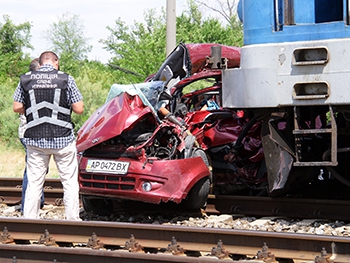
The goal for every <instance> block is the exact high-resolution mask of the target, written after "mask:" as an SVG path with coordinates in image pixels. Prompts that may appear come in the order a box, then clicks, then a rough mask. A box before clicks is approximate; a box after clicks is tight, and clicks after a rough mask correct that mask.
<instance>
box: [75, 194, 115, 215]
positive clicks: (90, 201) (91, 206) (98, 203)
mask: <svg viewBox="0 0 350 263" xmlns="http://www.w3.org/2000/svg"><path fill="white" fill-rule="evenodd" d="M81 202H82V204H83V207H84V210H85V212H93V213H94V214H98V215H101V216H109V215H111V214H112V212H113V202H112V200H111V199H104V198H94V197H87V196H84V195H83V196H81Z"/></svg>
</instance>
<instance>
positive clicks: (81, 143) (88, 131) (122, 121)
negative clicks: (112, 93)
mask: <svg viewBox="0 0 350 263" xmlns="http://www.w3.org/2000/svg"><path fill="white" fill-rule="evenodd" d="M147 114H148V115H150V116H151V117H150V118H151V119H152V120H154V123H155V125H157V119H156V116H155V114H154V111H153V110H152V108H151V107H149V106H146V105H144V103H143V102H142V100H141V99H140V97H139V96H138V95H129V94H128V93H126V92H123V93H121V94H120V95H119V96H118V97H115V98H113V99H111V100H110V101H109V102H107V103H105V104H104V105H103V106H102V107H100V108H99V109H98V110H96V111H95V112H94V113H93V114H92V115H91V116H90V118H89V119H88V120H87V121H86V122H85V123H84V125H83V126H82V127H81V128H80V129H79V131H78V135H77V149H78V152H80V151H84V150H86V149H88V148H90V147H92V146H95V145H97V144H99V143H101V142H104V141H106V140H108V139H111V138H113V137H115V136H117V135H120V134H121V133H122V132H123V131H124V130H127V129H128V128H129V127H132V125H133V124H134V123H135V122H137V121H138V120H140V119H142V118H143V117H144V116H146V115H147Z"/></svg>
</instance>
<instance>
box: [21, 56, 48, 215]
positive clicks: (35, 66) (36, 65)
mask: <svg viewBox="0 0 350 263" xmlns="http://www.w3.org/2000/svg"><path fill="white" fill-rule="evenodd" d="M39 67H40V65H39V58H35V59H33V60H32V61H31V62H30V65H29V71H35V70H38V69H39ZM19 120H20V125H19V126H18V136H19V139H20V141H21V143H22V145H23V146H24V149H25V151H26V152H27V149H26V145H25V144H24V141H23V137H24V132H25V130H26V126H27V119H26V116H25V115H24V114H20V115H19ZM26 163H27V154H26ZM26 166H27V165H26ZM27 184H28V179H27V167H25V168H24V172H23V180H22V202H21V208H20V210H21V212H22V213H23V207H24V200H25V196H26V190H27ZM44 198H45V197H44V191H43V194H42V196H41V202H40V208H42V207H43V206H44V201H45V199H44Z"/></svg>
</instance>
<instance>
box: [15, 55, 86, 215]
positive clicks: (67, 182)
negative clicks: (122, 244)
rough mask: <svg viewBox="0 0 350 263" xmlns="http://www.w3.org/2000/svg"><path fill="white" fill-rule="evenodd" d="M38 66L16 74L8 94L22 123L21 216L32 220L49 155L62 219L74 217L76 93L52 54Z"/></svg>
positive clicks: (79, 106)
mask: <svg viewBox="0 0 350 263" xmlns="http://www.w3.org/2000/svg"><path fill="white" fill-rule="evenodd" d="M39 64H40V68H39V69H38V70H37V71H34V72H28V73H26V74H24V75H21V77H20V82H19V84H18V86H17V88H16V90H15V93H14V95H13V99H14V102H13V110H14V112H18V113H23V114H25V116H26V119H27V128H26V131H25V133H24V138H23V140H24V143H25V145H26V147H27V178H28V186H27V190H26V196H25V203H24V210H23V216H24V218H38V217H39V208H40V198H41V195H42V189H43V185H44V181H45V175H46V171H47V169H48V165H49V161H50V157H51V156H53V159H54V161H55V163H56V166H57V170H58V173H59V175H60V178H61V182H62V185H63V191H64V197H63V202H64V205H65V212H66V218H67V219H68V220H81V219H80V217H79V185H78V161H77V155H76V146H75V136H74V129H73V123H72V121H71V112H72V111H73V112H75V113H77V114H82V113H83V111H84V103H83V101H82V98H83V97H82V95H81V93H80V92H79V89H78V88H77V86H76V83H75V81H74V79H73V77H72V76H70V75H68V74H66V73H64V72H61V71H59V70H58V69H59V59H58V56H57V55H56V54H55V53H54V52H52V51H45V52H43V53H42V54H41V55H40V57H39Z"/></svg>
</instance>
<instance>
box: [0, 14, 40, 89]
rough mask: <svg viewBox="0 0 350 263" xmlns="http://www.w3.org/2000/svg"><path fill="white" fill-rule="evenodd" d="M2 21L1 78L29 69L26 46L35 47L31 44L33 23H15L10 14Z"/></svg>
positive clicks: (0, 39)
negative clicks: (25, 51)
mask: <svg viewBox="0 0 350 263" xmlns="http://www.w3.org/2000/svg"><path fill="white" fill-rule="evenodd" d="M3 18H4V23H0V80H1V81H2V82H3V81H4V79H6V78H8V77H15V76H18V75H19V74H20V73H23V72H25V71H26V70H27V69H28V64H29V61H30V60H29V57H28V55H27V54H25V53H24V49H25V48H29V49H33V46H32V45H31V44H30V39H31V35H30V30H31V24H30V23H29V22H25V23H22V24H18V25H15V24H14V23H13V22H12V20H11V19H10V17H9V16H8V15H4V16H3Z"/></svg>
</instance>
